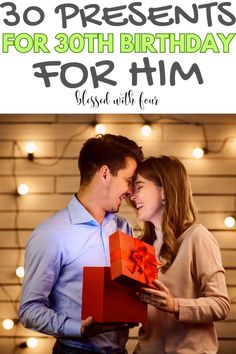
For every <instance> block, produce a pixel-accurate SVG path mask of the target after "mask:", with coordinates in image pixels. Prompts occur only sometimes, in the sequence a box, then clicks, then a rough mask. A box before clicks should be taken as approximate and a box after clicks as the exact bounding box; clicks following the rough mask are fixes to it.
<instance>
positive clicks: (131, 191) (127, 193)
mask: <svg viewBox="0 0 236 354" xmlns="http://www.w3.org/2000/svg"><path fill="white" fill-rule="evenodd" d="M133 193H134V188H133V186H132V184H130V185H129V186H128V191H127V192H126V195H127V197H128V198H131V196H132V195H133Z"/></svg>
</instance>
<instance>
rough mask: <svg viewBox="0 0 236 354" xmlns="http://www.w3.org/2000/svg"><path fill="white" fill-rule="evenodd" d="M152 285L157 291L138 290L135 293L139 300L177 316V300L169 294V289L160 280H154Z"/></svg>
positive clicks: (150, 289) (149, 289) (148, 289)
mask: <svg viewBox="0 0 236 354" xmlns="http://www.w3.org/2000/svg"><path fill="white" fill-rule="evenodd" d="M153 284H154V285H155V286H156V287H157V289H152V288H141V289H140V291H139V292H138V293H137V296H138V298H139V300H140V301H143V302H146V303H147V304H150V305H153V306H155V307H156V308H158V309H159V310H161V311H166V312H170V313H176V314H177V313H178V312H179V303H178V300H177V299H175V298H174V297H173V296H172V295H171V294H170V291H169V289H168V288H167V287H166V286H165V285H164V284H163V283H162V282H161V281H160V280H157V279H156V280H154V281H153Z"/></svg>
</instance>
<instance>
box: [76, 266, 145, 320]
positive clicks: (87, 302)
mask: <svg viewBox="0 0 236 354" xmlns="http://www.w3.org/2000/svg"><path fill="white" fill-rule="evenodd" d="M88 316H92V317H93V319H94V321H95V322H127V323H128V322H145V321H146V320H147V305H146V304H145V303H142V302H140V301H139V300H138V299H137V296H136V292H135V291H134V290H133V289H129V288H126V287H124V286H122V285H121V284H119V283H117V282H115V281H113V280H112V279H111V268H110V267H84V270H83V292H82V319H85V318H87V317H88Z"/></svg>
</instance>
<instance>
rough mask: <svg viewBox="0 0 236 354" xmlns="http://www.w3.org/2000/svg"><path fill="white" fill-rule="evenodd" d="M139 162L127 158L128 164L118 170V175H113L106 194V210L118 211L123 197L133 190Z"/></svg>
mask: <svg viewBox="0 0 236 354" xmlns="http://www.w3.org/2000/svg"><path fill="white" fill-rule="evenodd" d="M136 167H137V163H136V161H135V160H134V159H132V158H126V166H125V168H122V169H120V170H118V172H117V174H116V176H113V175H111V178H110V181H109V184H108V185H107V189H106V195H105V210H106V211H109V212H112V213H117V212H118V211H119V208H120V205H121V201H122V199H126V198H127V197H128V196H130V195H131V194H132V192H133V188H132V185H133V178H134V175H135V170H136Z"/></svg>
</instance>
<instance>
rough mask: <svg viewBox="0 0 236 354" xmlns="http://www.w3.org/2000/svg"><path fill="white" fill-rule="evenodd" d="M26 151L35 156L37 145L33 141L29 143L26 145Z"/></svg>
mask: <svg viewBox="0 0 236 354" xmlns="http://www.w3.org/2000/svg"><path fill="white" fill-rule="evenodd" d="M25 150H26V151H27V152H28V154H34V153H35V151H36V144H35V143H33V142H32V141H29V142H28V143H26V144H25Z"/></svg>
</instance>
